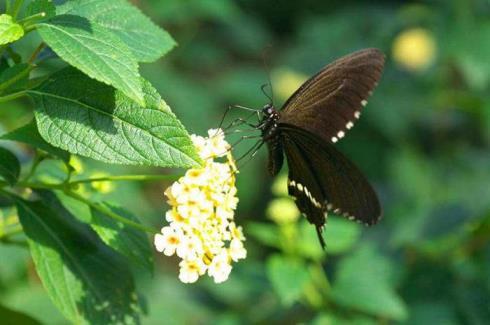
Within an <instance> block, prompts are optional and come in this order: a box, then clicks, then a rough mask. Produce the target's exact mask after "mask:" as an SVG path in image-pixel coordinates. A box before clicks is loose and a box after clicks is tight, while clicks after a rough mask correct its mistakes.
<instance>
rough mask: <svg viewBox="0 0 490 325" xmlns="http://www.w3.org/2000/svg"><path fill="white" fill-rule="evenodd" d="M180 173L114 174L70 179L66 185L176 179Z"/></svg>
mask: <svg viewBox="0 0 490 325" xmlns="http://www.w3.org/2000/svg"><path fill="white" fill-rule="evenodd" d="M181 176H182V175H180V174H177V175H115V176H106V177H94V178H87V179H79V180H75V181H71V182H69V183H68V185H70V186H72V185H78V184H83V183H96V182H110V181H140V182H145V181H176V180H178V179H179V178H180V177H181Z"/></svg>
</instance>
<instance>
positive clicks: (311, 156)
mask: <svg viewBox="0 0 490 325" xmlns="http://www.w3.org/2000/svg"><path fill="white" fill-rule="evenodd" d="M281 129H282V130H284V131H286V132H283V133H282V134H283V135H282V137H283V138H284V146H285V152H286V158H287V161H288V165H289V178H290V179H289V182H290V183H289V190H290V194H292V195H293V196H294V197H295V198H296V203H297V205H298V208H299V209H300V211H301V212H303V213H304V214H305V215H306V217H307V219H308V221H310V222H311V223H313V224H315V225H316V226H317V227H318V226H322V225H323V223H324V222H325V217H324V216H320V214H319V213H320V212H322V213H324V212H326V211H330V212H333V213H335V214H337V215H342V216H344V217H346V218H348V219H351V220H356V221H358V222H361V223H364V224H366V225H373V224H375V223H376V222H378V221H379V219H380V218H381V207H380V204H379V201H378V198H377V196H376V194H375V192H374V190H373V189H372V187H371V186H370V185H369V183H368V182H367V180H366V179H365V178H364V176H363V174H362V173H361V172H360V171H359V169H358V168H357V167H356V166H355V165H354V164H353V163H352V162H350V161H349V160H348V159H347V158H346V157H345V156H344V155H343V154H341V153H340V152H339V151H337V150H336V149H335V148H334V147H333V146H332V145H331V144H329V143H326V142H324V141H322V140H321V139H320V138H318V137H316V136H315V135H313V134H311V133H309V132H308V131H305V130H301V129H298V128H296V127H295V126H290V125H281ZM291 184H294V185H296V186H295V187H296V190H295V189H293V188H292V187H293V186H291ZM297 184H301V188H302V191H298V188H297ZM305 188H307V189H308V192H306V191H305ZM307 193H309V194H310V195H307ZM315 202H319V203H320V205H317V204H315ZM305 205H308V207H304V206H305ZM322 210H323V211H322Z"/></svg>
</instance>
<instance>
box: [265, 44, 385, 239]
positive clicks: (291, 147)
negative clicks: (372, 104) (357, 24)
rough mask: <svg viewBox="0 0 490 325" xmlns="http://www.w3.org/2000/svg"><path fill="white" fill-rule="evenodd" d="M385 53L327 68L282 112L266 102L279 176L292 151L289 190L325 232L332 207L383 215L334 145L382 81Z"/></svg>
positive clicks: (373, 218)
mask: <svg viewBox="0 0 490 325" xmlns="http://www.w3.org/2000/svg"><path fill="white" fill-rule="evenodd" d="M383 66H384V55H383V53H382V52H381V51H379V50H377V49H364V50H361V51H358V52H355V53H352V54H350V55H347V56H344V57H342V58H340V59H338V60H336V61H334V62H333V63H331V64H329V65H327V66H326V67H324V68H323V69H322V70H321V71H320V72H318V73H317V74H316V75H315V76H313V77H312V78H311V79H309V80H308V81H306V82H305V83H304V84H303V85H302V86H301V87H300V88H299V89H298V90H297V91H296V92H295V93H294V94H293V95H292V96H291V97H290V98H289V99H288V100H287V101H286V103H285V104H284V106H283V107H282V109H281V110H279V111H277V110H276V109H275V108H274V106H273V105H272V104H268V105H266V106H265V107H264V108H263V110H262V112H263V114H264V117H263V119H262V122H261V123H260V125H259V128H260V130H261V132H262V140H263V142H265V143H266V144H267V146H268V149H269V172H270V173H271V175H276V174H277V173H278V172H279V170H280V169H281V167H282V165H283V160H284V159H283V157H284V155H285V156H286V159H287V162H288V166H289V176H288V191H289V194H290V195H291V196H293V197H294V199H295V200H296V205H297V206H298V208H299V210H300V211H301V212H302V213H303V214H304V215H305V216H306V218H307V219H308V221H309V222H310V223H312V224H314V225H315V226H316V229H317V233H318V238H319V239H320V243H321V245H322V247H325V242H324V240H323V238H322V236H321V231H322V230H323V226H324V225H325V221H326V216H327V213H328V212H333V213H335V214H337V215H342V216H344V217H346V218H348V219H350V220H356V221H358V222H361V223H364V224H366V225H373V224H375V223H376V222H378V220H379V219H380V218H381V214H382V212H381V207H380V204H379V201H378V198H377V196H376V194H375V192H374V190H373V189H372V187H371V186H370V185H369V183H368V182H367V180H366V179H365V178H364V176H363V175H362V173H361V172H360V171H359V170H358V169H357V167H356V166H354V164H353V163H351V162H350V161H349V160H348V159H347V158H346V157H345V156H344V155H343V154H341V153H340V152H339V151H337V149H335V148H334V146H333V144H334V143H336V142H337V141H339V140H340V139H342V138H343V137H344V135H345V133H346V132H347V131H348V130H349V129H351V128H352V127H353V126H354V123H355V121H356V120H357V119H358V118H359V116H360V114H361V110H362V108H363V107H364V106H366V104H367V98H368V97H369V96H370V95H371V93H372V91H373V89H374V88H375V87H376V85H377V84H378V81H379V79H380V77H381V73H382V71H383Z"/></svg>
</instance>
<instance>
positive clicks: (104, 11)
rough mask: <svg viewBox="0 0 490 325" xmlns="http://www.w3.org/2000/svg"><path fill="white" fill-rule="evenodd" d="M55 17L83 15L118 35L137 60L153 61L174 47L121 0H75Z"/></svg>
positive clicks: (167, 36) (67, 3)
mask: <svg viewBox="0 0 490 325" xmlns="http://www.w3.org/2000/svg"><path fill="white" fill-rule="evenodd" d="M58 14H71V15H77V16H82V17H85V18H87V19H88V20H90V22H93V23H96V24H98V25H100V26H102V27H104V28H106V29H107V30H110V31H111V32H113V33H114V34H115V35H117V36H118V37H119V38H120V39H121V40H122V41H123V42H124V43H125V44H126V45H127V46H128V48H129V49H130V50H131V52H132V53H133V55H134V57H135V58H136V60H137V61H140V62H152V61H155V60H157V59H158V58H160V57H161V56H163V55H165V54H166V53H167V52H168V51H170V50H171V49H172V48H173V47H174V46H175V41H174V40H173V39H172V37H171V36H170V35H169V34H168V33H167V32H166V31H164V30H163V29H161V28H160V27H158V26H157V25H155V24H154V23H153V22H152V21H151V20H150V19H149V18H148V17H146V16H145V15H144V14H143V13H141V11H140V10H139V9H138V8H136V7H134V6H132V5H131V4H129V3H128V2H127V1H124V0H92V1H85V0H74V1H68V2H66V3H65V4H63V5H62V6H60V7H59V8H58Z"/></svg>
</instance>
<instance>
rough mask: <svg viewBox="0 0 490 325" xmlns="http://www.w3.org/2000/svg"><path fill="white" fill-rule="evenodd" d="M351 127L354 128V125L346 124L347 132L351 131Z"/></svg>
mask: <svg viewBox="0 0 490 325" xmlns="http://www.w3.org/2000/svg"><path fill="white" fill-rule="evenodd" d="M353 126H354V123H352V122H348V123H347V124H346V125H345V127H346V128H347V130H350V129H352V127H353Z"/></svg>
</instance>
